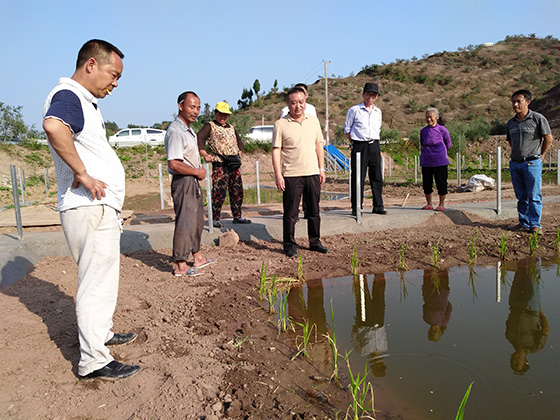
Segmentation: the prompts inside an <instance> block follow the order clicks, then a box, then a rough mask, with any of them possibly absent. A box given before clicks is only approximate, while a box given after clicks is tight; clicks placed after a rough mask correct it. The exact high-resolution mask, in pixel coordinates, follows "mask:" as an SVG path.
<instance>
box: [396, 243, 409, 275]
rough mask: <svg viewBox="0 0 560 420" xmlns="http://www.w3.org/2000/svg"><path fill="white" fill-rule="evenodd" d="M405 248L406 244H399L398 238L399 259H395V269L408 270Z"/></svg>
mask: <svg viewBox="0 0 560 420" xmlns="http://www.w3.org/2000/svg"><path fill="white" fill-rule="evenodd" d="M407 248H408V246H407V244H401V240H400V239H399V259H398V261H397V271H408V266H407V265H406V261H405V255H406V250H407Z"/></svg>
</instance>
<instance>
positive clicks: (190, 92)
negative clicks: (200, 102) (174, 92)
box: [177, 90, 200, 104]
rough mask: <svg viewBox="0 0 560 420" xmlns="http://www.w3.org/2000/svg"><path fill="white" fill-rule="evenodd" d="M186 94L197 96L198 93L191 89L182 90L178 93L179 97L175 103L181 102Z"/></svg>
mask: <svg viewBox="0 0 560 420" xmlns="http://www.w3.org/2000/svg"><path fill="white" fill-rule="evenodd" d="M187 95H194V96H196V97H197V98H198V95H197V94H196V93H194V92H193V91H191V90H187V91H186V92H183V93H181V94H180V95H179V97H178V98H177V103H178V104H180V103H181V102H183V101H184V100H185V99H186V98H187ZM198 99H200V98H198Z"/></svg>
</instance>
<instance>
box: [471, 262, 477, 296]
mask: <svg viewBox="0 0 560 420" xmlns="http://www.w3.org/2000/svg"><path fill="white" fill-rule="evenodd" d="M477 279H478V276H477V274H476V271H474V268H473V267H472V266H470V267H469V284H470V285H471V288H472V293H473V303H474V300H475V298H476V299H478V295H477V294H476V285H475V280H477Z"/></svg>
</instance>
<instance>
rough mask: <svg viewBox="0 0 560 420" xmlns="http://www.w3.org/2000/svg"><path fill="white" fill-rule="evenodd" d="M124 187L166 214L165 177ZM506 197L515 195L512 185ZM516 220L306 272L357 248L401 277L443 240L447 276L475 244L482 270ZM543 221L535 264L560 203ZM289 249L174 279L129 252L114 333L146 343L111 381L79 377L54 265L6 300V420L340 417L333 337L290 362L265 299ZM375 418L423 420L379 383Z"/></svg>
mask: <svg viewBox="0 0 560 420" xmlns="http://www.w3.org/2000/svg"><path fill="white" fill-rule="evenodd" d="M261 168H262V167H261ZM261 170H262V169H261ZM263 172H265V170H263ZM251 182H252V180H251V179H249V177H247V178H246V179H245V183H246V184H250V183H251ZM337 185H338V186H341V188H344V183H342V182H340V183H338V182H334V181H331V182H330V183H329V184H328V185H327V189H329V190H331V191H332V190H337V187H336V186H337ZM127 189H128V192H127V194H128V195H127V203H128V205H129V206H130V208H135V209H136V211H137V212H140V213H141V212H147V211H148V210H149V207H150V206H153V203H151V201H155V202H156V203H157V204H156V206H157V205H159V196H157V195H155V197H156V199H153V196H154V195H153V193H157V192H158V191H159V185H158V183H157V182H156V181H154V180H150V181H149V182H146V181H142V180H136V181H130V182H129V181H127ZM408 193H410V198H409V204H411V203H412V204H414V205H415V204H418V205H420V204H422V201H423V198H422V194H421V190H420V189H419V187H410V186H409V187H402V188H401V187H396V186H393V187H392V186H389V187H387V188H386V189H385V197H386V201H387V203H388V204H387V207H388V210H389V211H390V210H391V206H396V205H400V204H401V203H402V201H403V200H404V197H406V194H408ZM544 193H545V195H558V194H560V189H559V188H558V187H556V186H548V185H545V187H544ZM150 194H151V195H150ZM480 194H481V195H479V196H477V198H478V199H492V198H493V197H494V196H495V192H492V191H488V192H483V193H480ZM504 195H505V197H504V199H506V198H511V188H510V189H506V190H505V193H504ZM135 197H136V198H135ZM149 197H152V199H151V200H150V199H148V198H149ZM472 199H474V196H473V195H471V194H469V193H465V194H460V193H451V194H450V195H449V201H450V203H453V202H459V201H464V200H466V201H470V200H472ZM451 205H452V204H450V206H451ZM150 211H154V212H155V209H153V210H150ZM163 213H165V214H169V213H170V211H169V210H166V211H164V212H163ZM246 216H248V217H250V216H251V214H250V212H249V213H248V214H246ZM512 222H515V220H509V221H501V222H489V221H487V220H478V219H477V218H476V217H474V216H472V217H470V218H469V219H466V220H465V221H463V222H461V223H454V222H453V221H452V220H451V219H449V218H448V217H446V216H445V215H443V214H435V213H434V215H433V216H432V217H431V219H430V220H429V222H428V223H427V224H425V225H423V226H418V227H415V228H412V229H406V230H396V229H393V230H386V231H381V232H373V233H372V232H366V233H361V234H357V235H350V234H343V235H336V236H331V237H326V238H324V239H323V243H324V244H325V245H326V246H327V247H329V249H330V252H329V253H328V254H327V255H323V254H318V253H313V252H310V251H308V250H306V249H305V248H302V250H301V255H302V261H303V271H304V275H305V278H306V279H318V278H322V277H329V278H332V277H337V276H348V275H351V271H350V270H351V264H350V254H351V253H352V247H353V245H354V244H355V246H356V250H357V253H358V255H359V257H360V258H363V259H364V261H363V264H362V266H361V268H360V272H361V273H376V272H383V271H394V270H395V267H396V264H397V259H398V256H399V251H400V250H401V245H402V244H406V245H407V250H406V256H405V262H406V264H407V266H408V268H409V269H418V268H425V267H428V266H430V265H431V264H432V261H431V248H430V247H431V246H433V245H435V244H436V243H437V242H438V241H439V249H440V251H441V259H440V266H441V267H444V268H445V267H451V266H455V265H464V264H467V263H468V260H469V246H470V243H471V240H472V238H473V234H475V235H476V239H475V245H476V249H477V251H478V257H477V263H485V262H493V261H496V260H498V259H499V254H498V250H499V243H500V239H501V238H502V234H503V232H504V231H503V229H504V228H505V227H506V226H507V225H508V224H511V223H512ZM300 223H304V222H303V221H302V222H300ZM543 225H544V227H545V235H544V236H543V237H542V239H541V240H540V242H539V248H538V249H537V255H538V256H549V257H554V258H556V255H557V241H556V238H557V237H556V230H557V229H558V227H559V226H560V204H546V205H545V208H544V215H543ZM528 237H529V235H528V234H527V233H511V234H508V238H509V239H508V256H507V258H508V259H517V258H523V257H526V256H527V255H528V254H529V246H528ZM303 242H304V241H302V244H303ZM281 250H282V246H281V243H279V242H265V241H254V242H242V243H239V244H238V245H237V246H235V248H223V247H219V246H204V247H203V252H204V254H206V255H207V256H210V257H213V258H215V259H216V260H217V263H216V264H214V265H211V266H209V267H207V268H205V269H204V272H205V275H203V276H200V277H196V278H193V279H186V278H184V277H183V278H176V277H173V276H172V274H171V271H172V268H173V267H172V262H171V258H170V255H171V250H170V249H161V250H157V251H141V252H135V253H132V254H129V255H123V256H122V259H121V283H120V293H119V301H118V304H117V310H116V312H115V316H114V330H115V331H116V332H128V331H135V332H137V333H138V334H139V338H138V339H137V340H136V341H135V342H134V343H132V344H129V345H125V346H121V347H113V348H112V354H113V355H114V357H115V358H116V359H117V360H119V361H122V362H125V363H132V364H140V365H141V366H142V368H143V370H142V372H140V373H139V374H138V375H136V376H134V377H133V378H130V379H128V380H124V381H119V382H114V383H108V382H102V381H80V380H78V378H77V376H76V374H77V363H78V357H79V355H78V341H77V327H76V317H75V313H74V296H75V293H76V288H77V284H76V275H77V269H76V265H75V263H74V261H73V260H72V259H71V258H45V259H44V260H42V261H41V262H39V263H38V264H37V265H36V266H35V267H34V269H33V270H32V271H31V272H30V273H29V275H28V276H27V277H26V278H24V279H22V280H21V281H19V282H18V283H16V284H15V285H13V286H11V287H9V288H4V289H1V290H0V307H2V308H3V313H2V323H1V325H0V362H1V363H2V365H3V366H4V369H3V375H2V376H1V378H0V419H25V420H27V419H53V420H54V419H56V420H62V419H76V420H78V419H79V420H85V419H142V420H143V419H220V418H232V419H327V418H330V419H337V418H338V419H342V418H344V416H345V413H346V411H347V407H348V402H349V399H350V394H349V392H348V391H347V385H348V377H347V375H342V376H341V378H342V379H341V384H340V386H337V385H335V384H333V383H329V382H328V381H327V380H326V378H328V377H329V376H330V373H331V372H330V371H329V369H330V366H331V361H330V360H329V359H328V355H327V356H325V349H326V348H327V347H328V346H326V342H325V339H324V338H322V337H318V342H316V343H315V342H313V346H312V352H314V354H315V357H314V358H313V359H312V360H308V359H305V358H303V357H301V356H300V357H297V358H295V360H291V358H292V356H293V355H294V354H295V352H296V351H297V344H296V343H297V342H300V341H301V339H299V338H298V336H301V330H299V331H298V330H297V331H296V332H295V333H282V334H279V333H278V329H277V325H276V318H275V316H273V315H268V313H267V311H266V310H265V306H266V304H265V302H263V301H261V300H260V299H259V294H258V291H257V290H256V288H257V285H258V282H259V277H260V271H261V266H262V263H263V262H265V263H266V264H268V274H269V275H270V276H271V275H272V274H276V275H278V276H290V277H295V276H296V272H297V261H295V260H292V259H288V258H286V257H285V256H284V255H283V254H282V252H281ZM375 408H376V410H379V411H378V412H377V413H376V415H375V418H376V419H415V418H418V417H417V416H416V415H415V413H410V412H405V411H403V410H402V409H401V408H400V406H399V403H398V400H397V399H395V397H394V396H393V395H390V394H388V393H387V392H385V390H384V389H383V388H382V387H379V386H378V387H376V389H375Z"/></svg>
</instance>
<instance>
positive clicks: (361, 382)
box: [345, 354, 375, 420]
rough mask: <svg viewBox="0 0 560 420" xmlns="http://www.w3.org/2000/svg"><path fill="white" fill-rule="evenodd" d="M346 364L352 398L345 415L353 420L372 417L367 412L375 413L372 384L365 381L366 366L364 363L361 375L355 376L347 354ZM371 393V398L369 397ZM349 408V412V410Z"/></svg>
mask: <svg viewBox="0 0 560 420" xmlns="http://www.w3.org/2000/svg"><path fill="white" fill-rule="evenodd" d="M345 359H346V364H347V366H348V374H349V376H350V384H349V386H348V388H350V393H351V394H352V400H351V401H350V404H349V406H348V410H346V417H345V418H350V419H354V420H359V419H364V418H368V419H374V417H370V416H369V415H368V413H371V414H373V415H375V409H374V395H373V386H372V385H371V382H366V377H367V375H368V370H367V369H368V366H367V363H366V366H365V370H364V374H363V376H360V374H359V373H358V374H357V375H356V376H355V377H354V374H353V372H352V369H351V368H350V362H349V361H348V354H346V357H345ZM370 395H371V400H370V399H369V397H370ZM350 410H351V412H350Z"/></svg>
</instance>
